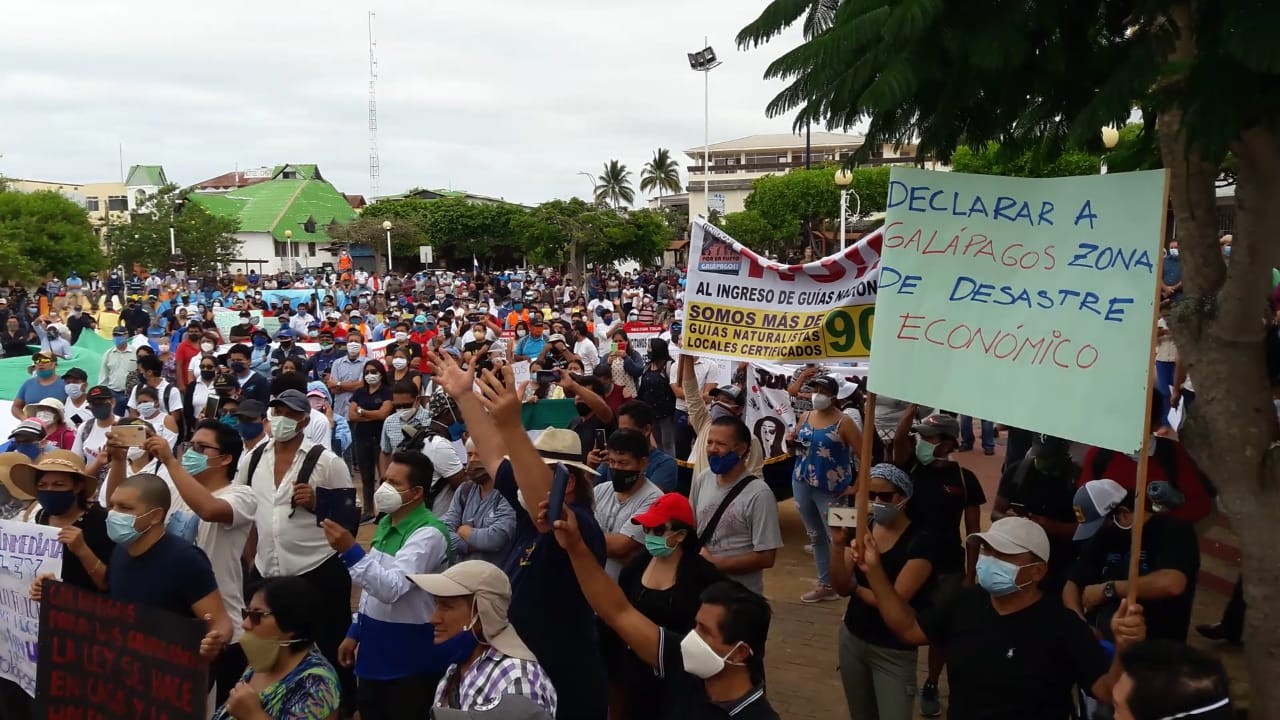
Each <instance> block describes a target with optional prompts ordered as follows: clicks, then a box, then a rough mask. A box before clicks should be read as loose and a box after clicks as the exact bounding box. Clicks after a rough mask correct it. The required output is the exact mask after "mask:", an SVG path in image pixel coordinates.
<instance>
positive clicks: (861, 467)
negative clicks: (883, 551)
mask: <svg viewBox="0 0 1280 720" xmlns="http://www.w3.org/2000/svg"><path fill="white" fill-rule="evenodd" d="M875 432H876V394H875V393H873V392H870V391H868V392H867V402H866V405H865V406H864V408H863V411H862V448H861V449H860V450H859V451H858V486H857V494H856V496H855V499H854V507H856V508H857V510H856V511H855V512H854V517H856V518H857V519H858V527H857V530H856V534H855V535H854V537H855V539H856V541H857V543H858V547H862V536H863V533H865V532H866V531H867V510H868V508H869V507H870V500H871V495H870V492H871V487H870V486H871V454H872V452H873V448H874V445H873V444H872V442H871V441H872V439H873V438H874V437H875ZM846 537H847V536H846Z"/></svg>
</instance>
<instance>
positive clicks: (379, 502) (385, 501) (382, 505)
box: [373, 482, 404, 513]
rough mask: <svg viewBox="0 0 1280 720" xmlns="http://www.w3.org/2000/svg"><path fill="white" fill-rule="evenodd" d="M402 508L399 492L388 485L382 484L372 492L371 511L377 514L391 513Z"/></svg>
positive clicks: (402, 501) (401, 498)
mask: <svg viewBox="0 0 1280 720" xmlns="http://www.w3.org/2000/svg"><path fill="white" fill-rule="evenodd" d="M402 507H404V498H403V497H401V496H400V492H399V491H398V490H396V489H395V488H394V487H391V485H390V484H388V483H385V482H384V483H382V484H381V485H379V486H378V489H377V490H374V491H373V509H374V511H375V512H379V513H393V512H395V511H397V510H399V509H400V508H402Z"/></svg>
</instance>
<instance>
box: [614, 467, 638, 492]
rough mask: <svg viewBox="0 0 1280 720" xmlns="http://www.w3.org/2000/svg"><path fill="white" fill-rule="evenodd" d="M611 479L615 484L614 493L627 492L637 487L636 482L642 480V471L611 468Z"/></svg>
mask: <svg viewBox="0 0 1280 720" xmlns="http://www.w3.org/2000/svg"><path fill="white" fill-rule="evenodd" d="M609 479H610V482H612V483H613V490H614V492H626V491H628V490H630V489H631V488H633V487H635V485H636V482H637V481H639V480H640V471H638V470H614V469H613V468H610V469H609Z"/></svg>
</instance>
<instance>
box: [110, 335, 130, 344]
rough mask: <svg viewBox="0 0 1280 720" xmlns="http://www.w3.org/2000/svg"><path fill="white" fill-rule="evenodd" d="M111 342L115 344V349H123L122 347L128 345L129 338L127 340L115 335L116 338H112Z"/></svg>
mask: <svg viewBox="0 0 1280 720" xmlns="http://www.w3.org/2000/svg"><path fill="white" fill-rule="evenodd" d="M111 340H112V341H113V342H115V344H116V347H124V346H125V345H126V344H128V342H129V338H127V337H120V336H118V335H117V336H115V337H113V338H111Z"/></svg>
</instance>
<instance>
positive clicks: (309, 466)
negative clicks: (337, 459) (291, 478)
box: [298, 445, 325, 485]
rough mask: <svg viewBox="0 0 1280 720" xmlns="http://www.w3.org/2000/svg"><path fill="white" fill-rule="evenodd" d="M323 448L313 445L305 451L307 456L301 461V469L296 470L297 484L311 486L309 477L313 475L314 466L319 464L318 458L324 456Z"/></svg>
mask: <svg viewBox="0 0 1280 720" xmlns="http://www.w3.org/2000/svg"><path fill="white" fill-rule="evenodd" d="M324 451H325V447H324V446H323V445H313V446H311V449H310V450H308V451H307V456H306V457H305V458H303V459H302V467H300V468H298V482H304V483H306V484H308V485H310V484H311V475H312V474H314V473H315V470H316V464H317V463H319V462H320V456H321V455H323V454H324Z"/></svg>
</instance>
